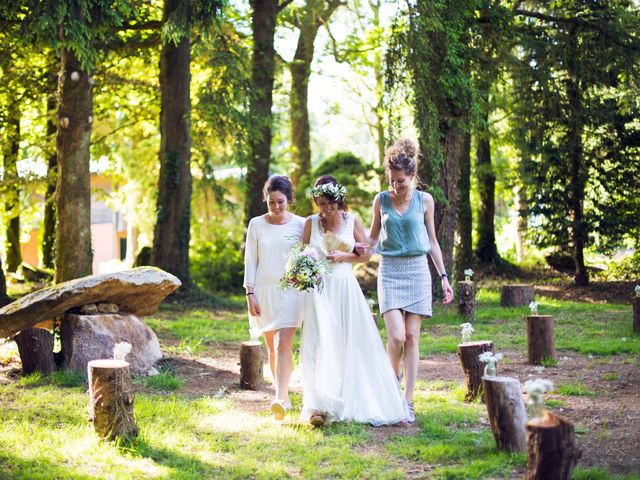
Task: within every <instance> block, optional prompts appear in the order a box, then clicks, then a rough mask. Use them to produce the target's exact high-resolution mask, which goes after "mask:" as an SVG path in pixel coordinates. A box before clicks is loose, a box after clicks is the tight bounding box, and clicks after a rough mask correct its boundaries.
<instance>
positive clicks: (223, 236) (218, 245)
mask: <svg viewBox="0 0 640 480" xmlns="http://www.w3.org/2000/svg"><path fill="white" fill-rule="evenodd" d="M243 227H244V225H242V224H241V225H238V226H237V227H235V228H231V229H230V228H228V227H226V226H220V227H219V228H217V229H215V230H212V231H211V232H210V234H211V236H212V239H211V240H209V241H206V242H204V243H201V244H199V245H196V247H195V248H194V249H193V250H192V254H191V275H192V277H193V280H194V282H195V283H196V285H198V286H199V287H201V288H202V289H204V290H208V291H233V290H238V289H240V288H241V287H242V282H243V280H244V248H243V243H244V228H243Z"/></svg>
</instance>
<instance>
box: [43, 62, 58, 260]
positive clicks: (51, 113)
mask: <svg viewBox="0 0 640 480" xmlns="http://www.w3.org/2000/svg"><path fill="white" fill-rule="evenodd" d="M57 86H58V75H57V72H56V69H55V68H54V67H52V68H50V69H49V71H48V72H47V88H48V91H49V92H48V95H47V138H46V140H45V143H46V145H47V148H46V149H45V151H46V152H47V189H46V191H45V194H44V222H43V233H42V266H43V267H44V268H54V267H55V254H56V253H55V239H56V182H57V178H58V155H57V152H56V148H55V137H56V132H57V127H56V122H55V116H56V106H57V99H56V88H57Z"/></svg>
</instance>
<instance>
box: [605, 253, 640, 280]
mask: <svg viewBox="0 0 640 480" xmlns="http://www.w3.org/2000/svg"><path fill="white" fill-rule="evenodd" d="M594 277H596V278H597V279H598V280H635V279H637V278H640V249H638V250H636V251H635V252H634V253H633V254H632V255H627V256H626V257H624V258H623V259H622V260H617V261H611V262H608V263H607V269H606V270H602V271H597V272H595V274H594Z"/></svg>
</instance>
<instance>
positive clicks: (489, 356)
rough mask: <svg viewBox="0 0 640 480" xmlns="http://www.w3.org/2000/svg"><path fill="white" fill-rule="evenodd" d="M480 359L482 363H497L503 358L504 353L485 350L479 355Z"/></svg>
mask: <svg viewBox="0 0 640 480" xmlns="http://www.w3.org/2000/svg"><path fill="white" fill-rule="evenodd" d="M478 360H480V361H481V362H482V363H496V362H499V361H500V360H502V354H501V353H496V354H494V353H493V352H483V353H481V354H480V355H478Z"/></svg>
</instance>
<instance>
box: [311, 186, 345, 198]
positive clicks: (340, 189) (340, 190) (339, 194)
mask: <svg viewBox="0 0 640 480" xmlns="http://www.w3.org/2000/svg"><path fill="white" fill-rule="evenodd" d="M322 195H324V196H326V197H329V198H332V199H333V200H334V201H336V202H342V201H344V197H345V196H346V195H347V189H346V188H344V185H340V184H339V183H338V184H336V185H333V184H331V183H323V184H322V185H317V186H315V187H311V188H307V197H308V198H318V197H321V196H322Z"/></svg>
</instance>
